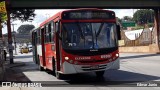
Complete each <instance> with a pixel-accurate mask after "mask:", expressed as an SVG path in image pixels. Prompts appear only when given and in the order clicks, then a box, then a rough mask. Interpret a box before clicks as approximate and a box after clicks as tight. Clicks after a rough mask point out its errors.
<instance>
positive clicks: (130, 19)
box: [122, 16, 133, 21]
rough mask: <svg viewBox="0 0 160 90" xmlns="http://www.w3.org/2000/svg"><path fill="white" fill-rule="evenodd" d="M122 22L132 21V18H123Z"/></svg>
mask: <svg viewBox="0 0 160 90" xmlns="http://www.w3.org/2000/svg"><path fill="white" fill-rule="evenodd" d="M122 20H123V21H133V19H132V17H130V16H124V17H123V18H122Z"/></svg>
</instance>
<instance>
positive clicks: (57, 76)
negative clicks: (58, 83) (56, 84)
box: [56, 71, 62, 79]
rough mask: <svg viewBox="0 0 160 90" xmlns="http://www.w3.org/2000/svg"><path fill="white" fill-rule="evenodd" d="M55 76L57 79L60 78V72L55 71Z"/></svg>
mask: <svg viewBox="0 0 160 90" xmlns="http://www.w3.org/2000/svg"><path fill="white" fill-rule="evenodd" d="M56 78H57V79H61V78H62V74H61V73H59V72H57V71H56Z"/></svg>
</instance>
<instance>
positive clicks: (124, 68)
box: [12, 53, 160, 90]
mask: <svg viewBox="0 0 160 90" xmlns="http://www.w3.org/2000/svg"><path fill="white" fill-rule="evenodd" d="M15 62H21V63H25V65H24V66H19V67H13V68H12V69H14V70H15V71H17V72H22V74H23V75H24V76H25V77H24V78H27V79H24V81H25V80H28V81H31V82H35V81H40V82H41V83H42V86H44V87H43V88H31V89H32V90H51V89H54V90H62V89H65V90H71V89H72V90H89V89H92V90H124V89H125V90H128V89H129V90H135V89H136V90H143V89H144V90H151V89H152V90H160V54H141V53H139V54H135V53H130V54H129V53H121V54H120V69H119V70H108V71H106V72H105V74H104V78H96V75H95V73H85V74H76V75H67V76H65V78H64V79H63V80H58V79H56V77H55V76H54V75H53V74H52V73H51V72H50V71H39V70H38V66H37V65H35V64H34V63H33V60H32V53H29V54H19V55H16V56H15ZM151 81H159V82H151ZM148 83H150V84H153V85H158V87H156V86H155V87H143V86H141V87H137V85H142V84H143V85H144V84H147V85H148ZM44 84H45V85H44ZM22 89H23V88H22Z"/></svg>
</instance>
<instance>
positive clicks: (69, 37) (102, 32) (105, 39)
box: [62, 22, 118, 50]
mask: <svg viewBox="0 0 160 90" xmlns="http://www.w3.org/2000/svg"><path fill="white" fill-rule="evenodd" d="M62 42H63V43H62V44H63V48H65V49H71V50H83V49H103V48H112V47H117V46H118V44H117V34H116V25H115V24H114V23H82V22H81V23H80V22H76V23H64V24H63V30H62Z"/></svg>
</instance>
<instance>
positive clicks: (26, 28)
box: [17, 24, 35, 34]
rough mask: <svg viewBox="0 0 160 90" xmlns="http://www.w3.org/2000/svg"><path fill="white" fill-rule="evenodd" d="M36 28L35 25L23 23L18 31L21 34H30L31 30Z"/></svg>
mask: <svg viewBox="0 0 160 90" xmlns="http://www.w3.org/2000/svg"><path fill="white" fill-rule="evenodd" d="M33 28H35V26H34V25H29V24H25V25H21V26H20V27H19V28H18V29H17V32H18V33H19V34H29V33H30V31H31V30H32V29H33Z"/></svg>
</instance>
